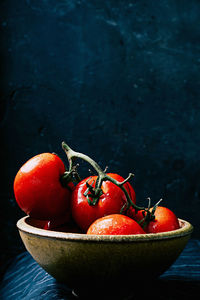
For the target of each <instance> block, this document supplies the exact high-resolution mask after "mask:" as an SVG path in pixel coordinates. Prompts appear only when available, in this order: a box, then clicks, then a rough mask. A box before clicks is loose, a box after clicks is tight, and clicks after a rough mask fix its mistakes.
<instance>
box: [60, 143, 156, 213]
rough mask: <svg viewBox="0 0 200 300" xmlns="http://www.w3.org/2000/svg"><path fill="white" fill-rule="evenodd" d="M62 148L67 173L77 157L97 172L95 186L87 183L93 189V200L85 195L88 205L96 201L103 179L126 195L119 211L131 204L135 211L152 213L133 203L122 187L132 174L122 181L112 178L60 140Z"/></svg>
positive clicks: (90, 160) (88, 158)
mask: <svg viewBox="0 0 200 300" xmlns="http://www.w3.org/2000/svg"><path fill="white" fill-rule="evenodd" d="M62 148H63V150H64V151H65V153H66V155H67V158H68V161H69V173H70V172H72V170H73V168H74V161H75V160H76V159H77V158H78V159H82V160H84V161H86V162H87V163H89V164H90V165H91V166H92V167H93V168H94V170H95V171H96V172H97V174H98V177H97V180H96V184H95V188H93V187H92V186H90V187H89V183H87V184H88V191H89V190H91V189H92V188H93V189H94V190H93V193H92V195H91V196H92V197H93V198H94V199H93V201H91V200H90V199H89V197H88V196H89V195H88V194H87V195H85V196H86V197H87V199H88V203H89V204H90V205H95V204H96V203H97V201H98V199H99V197H100V195H101V194H102V190H101V185H102V183H103V181H110V182H112V183H113V184H115V185H116V186H118V187H119V188H120V189H121V190H122V191H123V192H124V194H125V196H126V199H127V203H125V205H124V206H123V207H122V209H121V213H123V212H126V211H127V210H128V209H129V208H130V206H132V207H133V208H134V209H135V211H136V212H137V211H139V210H144V211H145V212H147V215H148V216H149V214H150V215H151V214H152V213H151V212H150V211H149V207H148V208H145V207H141V206H137V205H136V204H135V203H133V201H132V200H131V198H130V196H129V194H128V192H127V190H126V189H125V187H124V184H125V183H126V182H128V180H129V179H130V178H132V177H133V176H134V174H132V173H129V175H128V177H127V178H126V179H124V181H122V182H119V181H117V180H115V179H114V178H112V177H110V176H109V175H107V174H106V173H105V172H104V171H103V170H102V169H101V167H100V166H99V165H98V164H97V163H96V162H95V161H94V160H93V159H92V158H90V157H89V156H87V155H85V154H83V153H80V152H76V151H74V150H72V149H71V148H70V147H69V146H68V145H67V144H66V143H65V142H62ZM77 174H78V173H77ZM148 206H149V205H148ZM154 212H155V211H154ZM154 212H153V213H154Z"/></svg>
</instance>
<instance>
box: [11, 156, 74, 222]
mask: <svg viewBox="0 0 200 300" xmlns="http://www.w3.org/2000/svg"><path fill="white" fill-rule="evenodd" d="M64 172H65V166H64V163H63V162H62V160H61V159H60V158H59V157H58V156H57V155H56V154H52V153H42V154H38V155H36V156H34V157H33V158H31V159H29V160H28V161H27V162H26V163H25V164H24V165H23V166H22V167H21V168H20V170H19V171H18V173H17V175H16V177H15V180H14V194H15V198H16V201H17V203H18V205H19V207H20V208H21V209H22V210H23V211H24V212H25V213H26V214H27V215H30V216H31V217H33V218H36V219H40V220H51V219H55V218H57V217H58V216H60V215H64V214H67V213H68V210H69V209H70V199H71V191H70V189H68V188H66V187H63V186H62V184H61V180H60V179H61V176H62V175H63V173H64Z"/></svg>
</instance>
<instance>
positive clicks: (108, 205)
mask: <svg viewBox="0 0 200 300" xmlns="http://www.w3.org/2000/svg"><path fill="white" fill-rule="evenodd" d="M107 175H108V176H110V177H112V178H114V179H115V180H117V181H119V182H122V181H124V178H123V177H122V176H120V175H118V174H114V173H108V174H107ZM89 178H91V179H89ZM88 180H89V182H88V183H89V184H90V185H92V186H93V187H94V186H95V183H96V180H97V176H91V177H88V178H85V179H84V180H82V181H81V182H80V183H79V184H78V185H77V186H76V188H75V189H74V191H73V193H72V202H71V210H72V216H73V218H74V220H75V221H76V223H77V224H78V226H79V227H80V228H81V229H82V230H83V231H85V232H86V231H87V229H88V227H89V226H90V225H91V224H92V223H93V222H94V221H95V220H96V219H98V218H101V217H104V216H106V215H110V214H119V213H120V211H121V209H122V207H123V206H124V205H125V204H126V203H127V199H126V196H125V193H124V192H123V191H122V190H121V189H120V188H119V187H118V186H116V185H115V184H114V183H112V182H110V181H103V183H102V186H101V189H102V192H103V193H102V195H101V196H100V197H99V200H98V202H97V203H96V204H95V205H91V204H89V203H88V199H87V197H86V196H85V195H84V193H85V192H86V189H87V185H86V182H87V181H88ZM124 187H125V189H126V190H127V192H128V194H129V196H130V198H131V200H132V202H133V203H135V202H136V197H135V191H134V189H133V187H132V186H131V185H130V183H129V182H126V183H125V184H124Z"/></svg>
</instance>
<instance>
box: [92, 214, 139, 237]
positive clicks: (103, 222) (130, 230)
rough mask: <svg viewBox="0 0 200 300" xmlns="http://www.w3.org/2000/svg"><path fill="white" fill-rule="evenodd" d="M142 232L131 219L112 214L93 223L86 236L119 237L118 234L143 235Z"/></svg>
mask: <svg viewBox="0 0 200 300" xmlns="http://www.w3.org/2000/svg"><path fill="white" fill-rule="evenodd" d="M144 233H145V232H144V230H143V229H142V227H140V225H139V224H138V223H137V222H136V221H134V220H133V219H131V218H129V217H127V216H124V215H121V214H113V215H108V216H106V217H103V218H99V219H97V220H96V221H94V222H93V223H92V224H91V225H90V227H89V229H88V231H87V234H97V235H108V234H111V235H120V234H144Z"/></svg>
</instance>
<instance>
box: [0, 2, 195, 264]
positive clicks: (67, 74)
mask: <svg viewBox="0 0 200 300" xmlns="http://www.w3.org/2000/svg"><path fill="white" fill-rule="evenodd" d="M199 13H200V2H199V1H198V0H196V1H195V0H190V1H187V0H182V1H179V0H173V1H170V0H169V1H167V0H162V1H147V0H146V1H143V0H140V1H133V0H130V1H127V0H118V1H116V0H107V1H102V0H93V1H89V0H79V1H78V0H62V1H61V0H60V1H58V0H38V1H37V0H36V1H31V0H27V1H14V0H7V1H1V2H0V58H1V59H0V75H1V80H0V88H1V89H0V97H1V98H0V99H1V114H0V117H1V123H0V126H1V133H0V142H1V146H0V151H1V174H2V176H1V177H2V179H1V189H0V193H1V195H0V196H1V210H0V226H1V235H2V236H1V237H2V238H3V240H4V243H3V244H1V250H2V255H1V256H0V257H1V261H5V259H6V258H8V257H10V256H12V255H14V254H16V253H18V252H20V251H21V250H22V249H23V246H22V244H21V241H20V239H19V236H18V233H17V230H16V227H15V223H16V221H17V219H18V218H19V217H21V216H23V213H22V212H21V211H20V210H19V209H18V207H17V205H16V203H15V200H14V196H13V191H12V184H13V179H14V176H15V174H16V172H17V170H18V169H19V167H20V166H21V165H22V164H23V163H24V162H25V161H26V160H27V159H29V158H30V157H32V156H34V155H36V154H38V153H42V152H47V151H50V152H56V153H58V154H59V155H60V156H61V157H62V158H63V159H65V155H64V153H63V151H62V149H61V142H62V141H63V140H65V141H66V142H67V143H68V144H69V145H71V146H72V147H73V148H74V149H75V150H78V151H80V152H83V153H86V154H88V155H89V156H91V157H92V158H94V159H95V160H97V161H98V162H99V163H100V165H101V166H102V168H104V167H105V166H106V165H108V166H109V169H108V170H109V171H111V172H117V173H120V174H121V175H122V176H126V175H128V173H129V172H130V171H131V172H133V173H135V179H133V181H132V183H133V186H134V188H135V190H136V194H137V199H138V203H140V204H142V203H143V204H144V203H145V198H146V197H148V196H149V197H151V198H152V200H153V201H154V202H156V201H158V200H159V199H160V198H161V197H162V198H163V199H164V201H163V205H165V206H167V207H169V208H171V209H172V210H174V212H175V213H176V214H177V216H179V217H181V218H184V219H187V220H189V221H191V222H192V224H193V225H194V226H195V231H194V236H195V237H200V231H199V208H200V180H199V178H200V155H199V147H200V97H199V87H200V18H199ZM66 162H67V161H66ZM86 168H87V167H86V166H84V168H83V173H84V172H85V173H86ZM85 173H84V174H85ZM2 245H3V246H2Z"/></svg>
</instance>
